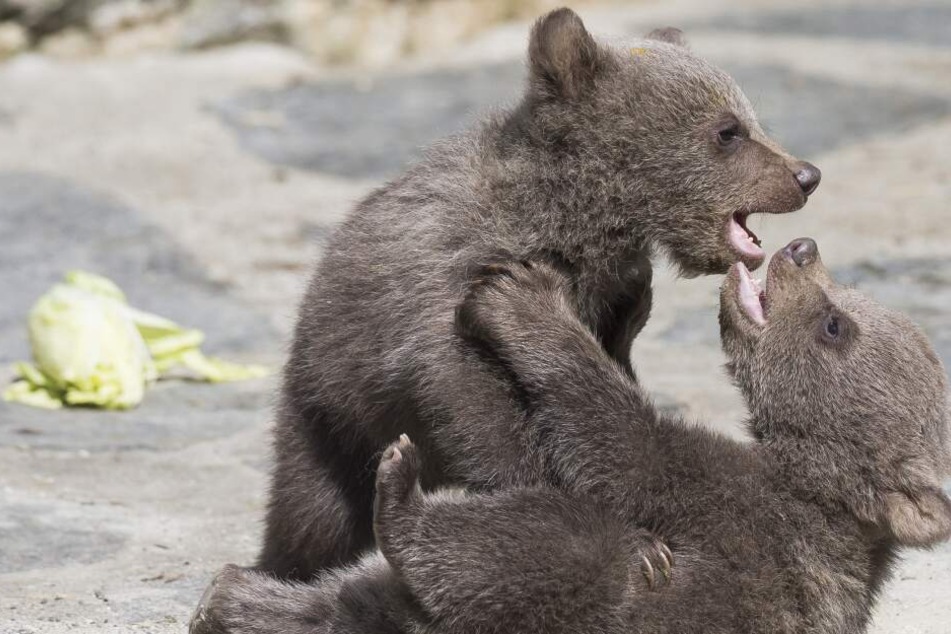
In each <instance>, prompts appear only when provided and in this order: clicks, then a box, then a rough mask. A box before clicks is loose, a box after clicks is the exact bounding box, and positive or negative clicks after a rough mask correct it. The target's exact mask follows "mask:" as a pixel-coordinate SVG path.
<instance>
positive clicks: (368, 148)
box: [0, 0, 951, 634]
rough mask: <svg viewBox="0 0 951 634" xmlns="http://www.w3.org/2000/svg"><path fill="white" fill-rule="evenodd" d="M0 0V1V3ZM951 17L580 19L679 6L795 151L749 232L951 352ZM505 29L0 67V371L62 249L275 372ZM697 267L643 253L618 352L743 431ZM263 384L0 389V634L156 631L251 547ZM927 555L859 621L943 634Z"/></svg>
mask: <svg viewBox="0 0 951 634" xmlns="http://www.w3.org/2000/svg"><path fill="white" fill-rule="evenodd" d="M2 1H3V0H0V4H2ZM947 16H948V8H947V6H946V5H942V4H936V3H934V2H917V1H912V2H906V3H903V4H901V5H898V4H887V5H879V4H875V3H864V4H848V5H845V4H838V3H833V4H831V5H830V4H827V3H820V2H817V1H813V0H802V1H799V2H796V3H792V2H786V1H784V2H782V3H779V6H777V3H771V4H769V5H768V6H767V4H766V3H762V2H757V3H752V4H750V5H747V6H746V7H745V8H744V10H742V11H741V10H740V9H739V8H738V7H737V6H736V4H735V3H731V2H727V1H726V0H712V1H710V2H700V0H681V1H680V2H675V3H665V4H663V5H660V4H647V3H645V4H638V3H635V4H631V5H624V6H619V5H612V6H605V7H603V8H599V7H593V8H590V9H589V10H587V11H585V12H584V17H585V18H586V20H587V22H588V24H589V26H590V27H591V28H592V30H594V31H595V32H597V33H602V34H604V35H606V36H608V37H612V38H624V37H625V36H630V35H632V34H640V33H644V32H646V31H647V30H649V29H650V28H653V27H655V26H661V25H666V24H677V25H681V26H684V27H685V28H686V29H687V33H688V37H689V39H690V41H691V43H692V46H693V47H694V48H695V49H697V50H698V51H700V52H701V53H703V54H706V55H708V56H709V57H711V58H712V59H714V60H715V61H717V62H718V63H720V64H722V65H723V66H725V67H726V68H728V69H730V70H731V71H732V72H733V73H735V74H736V76H737V77H738V79H739V81H740V83H741V84H742V85H743V86H744V88H745V89H746V90H747V92H748V94H749V95H750V96H751V97H752V98H753V100H754V102H755V103H756V104H757V106H758V108H759V110H760V112H761V115H762V119H763V120H764V121H765V122H766V123H767V125H768V126H769V127H770V128H771V129H772V130H773V131H774V133H775V134H776V135H777V136H778V137H779V138H781V139H782V140H783V141H784V142H785V143H786V144H787V145H788V146H789V147H790V148H791V149H793V150H794V151H796V152H798V153H799V154H801V155H803V156H804V157H805V158H808V159H810V160H812V161H814V162H815V163H816V164H818V165H819V166H820V167H821V168H822V170H823V174H824V177H823V184H822V187H821V188H820V190H819V192H818V193H817V194H816V195H815V196H814V198H813V200H812V202H810V204H809V206H808V207H807V208H806V209H805V210H803V211H802V212H800V213H797V214H792V215H789V216H782V217H769V218H762V219H755V220H754V224H753V229H754V230H755V231H756V232H757V233H758V234H759V235H760V236H761V237H763V238H764V240H765V242H766V246H767V247H768V248H771V249H775V248H779V247H780V246H782V245H783V244H785V242H787V241H788V240H790V239H792V238H795V237H798V236H801V235H810V236H813V237H814V238H816V240H817V241H818V243H819V245H820V249H821V251H822V254H823V258H824V259H825V260H826V262H827V263H829V264H830V266H832V267H833V268H834V269H835V270H836V271H837V272H838V273H839V275H840V276H841V277H842V278H843V279H847V280H849V281H850V282H852V283H855V284H856V285H857V286H859V287H860V288H863V289H865V290H867V291H868V292H870V293H871V294H873V295H875V296H876V297H878V298H879V299H880V300H881V301H884V302H886V303H888V304H890V305H893V306H895V307H897V308H900V309H902V310H906V311H908V312H909V313H911V314H912V315H913V316H914V318H915V319H916V320H917V321H918V322H919V323H921V324H922V325H923V326H924V328H925V329H926V330H927V331H928V333H929V335H930V336H931V337H932V339H933V340H934V342H935V345H936V347H937V348H938V350H939V351H940V354H941V355H942V357H943V358H944V360H945V362H946V363H948V362H951V251H949V248H948V244H951V223H949V222H948V200H951V34H949V33H948V32H947V29H943V28H942V27H943V23H946V22H947V19H946V18H947ZM527 26H528V25H527V23H519V24H512V25H503V26H500V27H498V28H496V29H493V30H491V31H489V32H486V33H485V34H483V35H482V36H480V37H479V38H477V39H475V40H474V41H471V42H469V43H467V44H464V45H460V46H458V47H457V48H456V49H453V51H451V52H450V53H449V54H446V55H444V56H441V58H440V59H438V60H427V59H421V60H412V61H409V62H407V63H405V64H403V65H402V66H400V67H399V68H394V69H392V70H390V71H388V72H385V73H382V72H377V73H373V74H368V73H367V72H365V71H361V70H358V69H345V70H340V71H334V72H333V73H329V72H328V71H326V70H324V69H320V68H318V67H315V66H313V65H312V64H311V63H310V62H309V61H308V60H306V59H303V58H302V57H301V56H300V55H299V54H298V53H294V52H293V51H290V50H287V49H282V48H278V47H272V46H260V45H241V46H236V47H232V48H227V49H223V50H220V51H215V52H209V53H201V54H195V53H192V54H181V55H171V54H154V55H151V56H142V57H137V58H131V59H126V60H121V61H120V60H98V61H97V60H89V61H84V62H81V63H65V62H59V61H55V60H50V59H46V58H43V57H40V56H34V55H25V56H20V57H18V58H15V59H14V60H13V61H10V62H7V63H6V64H2V65H0V296H2V297H3V298H4V300H3V301H2V302H0V381H2V382H5V381H7V380H8V379H9V378H10V376H11V373H10V371H9V369H8V366H9V363H10V362H12V361H14V360H17V359H22V358H24V357H25V355H27V354H28V347H27V344H26V337H25V317H26V312H27V311H28V310H29V307H30V305H31V304H32V302H33V301H34V300H35V299H36V297H38V296H39V294H41V293H42V292H43V291H44V290H45V289H46V288H48V287H49V285H50V284H52V283H53V282H54V281H56V280H57V279H59V277H60V276H61V275H62V273H63V272H65V271H66V270H68V269H71V268H87V269H90V270H93V271H96V272H99V273H103V274H105V275H108V276H110V277H112V278H113V279H115V280H116V281H117V282H119V283H120V285H122V286H123V288H124V289H125V290H126V291H127V293H128V294H129V296H130V299H131V300H132V302H133V303H134V304H135V305H137V306H141V307H142V308H145V309H147V310H151V311H154V312H157V313H159V314H162V315H167V316H169V317H171V318H174V319H176V320H178V321H180V322H181V323H183V324H187V325H191V326H195V327H198V328H201V329H203V330H205V331H206V332H207V333H208V344H207V346H206V348H207V350H208V351H209V352H210V353H212V354H222V355H226V356H228V357H229V358H237V359H239V360H247V361H256V362H261V363H267V364H270V365H271V366H273V367H278V366H279V365H280V363H281V360H282V358H283V351H284V347H285V346H286V342H287V339H288V336H289V331H290V325H291V323H292V319H293V316H294V312H295V307H296V304H297V301H298V299H299V296H300V291H301V288H302V286H303V284H304V283H305V281H306V277H307V273H308V270H309V268H310V266H311V263H312V262H313V260H314V259H315V258H316V257H317V256H319V252H320V248H321V244H322V243H323V241H324V240H325V239H326V236H327V235H328V234H329V232H330V231H331V230H332V228H333V226H334V225H335V224H336V223H337V222H339V221H340V218H341V217H342V216H343V214H344V213H345V212H346V210H347V209H348V208H349V206H350V204H352V201H354V200H356V199H358V198H359V197H360V196H362V195H363V194H365V193H366V192H367V191H368V190H369V189H370V188H371V187H373V186H375V185H377V184H379V182H380V181H381V179H383V178H386V177H388V176H390V175H392V174H394V173H397V172H398V171H399V169H400V168H401V166H403V165H404V164H405V163H406V162H407V161H411V160H413V158H414V157H416V156H418V155H419V151H420V148H421V147H422V146H424V145H426V144H427V143H429V142H430V141H431V140H433V139H435V138H438V137H439V136H441V135H443V134H446V133H451V132H452V131H454V130H458V129H461V128H462V127H464V126H465V125H466V124H467V122H469V121H471V120H472V119H473V117H475V116H476V115H477V112H479V111H481V110H483V109H484V108H486V107H489V106H492V105H494V104H496V103H498V102H499V101H500V100H502V101H504V100H508V99H511V98H513V96H514V95H517V94H518V91H519V90H520V84H521V82H522V80H523V74H522V73H523V71H522V64H521V56H522V49H523V47H524V43H525V36H526V30H527ZM717 285H718V280H716V279H712V278H711V279H699V280H675V279H674V277H673V275H672V274H671V273H670V272H669V271H666V270H664V269H663V268H661V270H660V271H659V272H658V279H657V283H656V291H655V295H656V302H657V304H656V309H655V312H654V316H653V317H652V320H651V322H650V323H649V324H648V327H647V328H646V329H645V331H644V332H643V333H642V336H641V337H640V338H639V340H638V341H637V343H636V345H635V351H634V355H635V362H636V364H637V366H638V369H639V374H640V375H641V376H642V377H643V379H644V380H645V382H646V383H647V385H648V387H649V388H650V389H651V390H652V391H653V392H655V393H656V394H657V395H658V398H659V400H660V402H661V403H663V404H664V406H665V407H668V408H670V409H680V410H682V411H684V412H685V413H686V414H687V415H688V416H690V417H692V418H696V419H698V420H703V421H707V422H708V424H710V425H711V426H713V427H715V428H717V429H720V430H721V431H723V432H725V433H728V434H732V435H737V436H740V435H742V434H743V429H742V420H743V416H744V411H743V406H742V403H741V402H740V400H739V398H738V397H737V395H736V393H735V391H734V390H733V389H732V388H731V387H730V386H729V383H728V381H727V379H726V377H725V375H724V373H723V372H722V370H721V365H722V363H723V358H722V355H721V353H720V351H719V349H718V345H717V329H716V320H715V315H716V298H717ZM275 383H276V380H275V378H274V377H272V378H271V379H265V380H258V381H250V382H247V383H238V384H231V385H224V386H208V385H203V384H196V383H188V382H181V381H163V382H160V383H159V384H158V385H157V386H156V387H155V388H154V389H153V390H151V391H150V392H149V393H148V394H147V396H146V399H145V402H144V403H143V405H142V406H141V407H140V408H139V409H137V410H135V411H132V412H122V413H109V412H97V411H91V410H76V411H67V412H63V411H60V412H45V411H41V410H33V409H29V408H25V407H22V406H15V405H10V404H5V403H0V632H4V633H6V632H17V633H24V634H27V633H29V634H32V633H35V632H51V633H58V632H107V631H117V632H128V631H143V632H160V633H166V632H169V633H170V632H181V631H183V630H184V624H185V623H186V621H187V619H188V616H189V613H190V611H191V609H192V608H193V606H194V605H195V603H196V602H197V600H198V597H199V596H200V595H201V592H202V589H203V588H204V586H205V584H206V583H207V581H208V580H209V578H210V576H211V575H212V574H213V572H214V571H215V570H216V569H218V568H219V567H220V566H221V565H222V564H224V563H226V562H229V561H233V562H237V563H249V562H250V561H251V560H252V559H253V557H254V554H255V550H256V547H257V542H258V539H259V534H260V528H261V525H260V520H261V518H262V516H263V505H264V503H265V499H266V496H265V486H266V471H267V469H268V465H269V459H270V452H269V435H268V432H269V419H270V408H271V404H272V402H273V396H274V390H275ZM949 590H951V546H947V545H946V546H943V547H941V548H938V549H936V550H935V551H932V552H920V553H919V552H914V553H909V554H908V556H907V557H906V559H905V561H904V562H903V563H902V565H901V566H900V568H899V571H898V574H897V576H896V579H895V580H894V582H893V583H892V584H891V585H890V586H889V587H888V589H887V591H886V593H885V595H884V597H883V599H882V601H881V605H880V607H879V610H878V613H877V615H876V619H875V623H874V626H873V628H872V631H873V632H874V633H875V634H881V633H884V632H889V633H892V634H894V633H899V634H901V633H903V634H947V632H948V631H949V628H948V623H951V602H949V601H948V599H947V597H948V595H949Z"/></svg>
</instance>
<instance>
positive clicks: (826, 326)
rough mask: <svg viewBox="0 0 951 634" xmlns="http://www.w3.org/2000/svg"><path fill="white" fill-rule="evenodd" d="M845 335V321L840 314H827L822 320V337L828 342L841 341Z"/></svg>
mask: <svg viewBox="0 0 951 634" xmlns="http://www.w3.org/2000/svg"><path fill="white" fill-rule="evenodd" d="M844 335H845V322H844V321H842V319H841V318H840V317H839V316H838V315H827V316H826V318H825V319H824V320H823V321H822V339H823V340H824V341H825V342H826V343H839V341H841V339H842V337H843V336H844Z"/></svg>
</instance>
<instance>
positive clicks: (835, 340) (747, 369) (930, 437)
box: [720, 238, 951, 546]
mask: <svg viewBox="0 0 951 634" xmlns="http://www.w3.org/2000/svg"><path fill="white" fill-rule="evenodd" d="M720 326H721V338H722V343H723V348H724V351H725V352H726V354H727V356H728V357H729V358H730V361H729V364H728V367H729V369H730V371H731V373H732V374H733V377H734V379H735V381H736V383H737V384H738V386H739V387H740V389H741V390H742V391H743V393H744V396H745V397H746V399H747V402H748V405H749V408H750V414H751V421H750V424H751V427H752V429H753V433H754V435H755V436H756V437H757V438H758V439H759V440H760V441H761V442H763V443H766V444H767V445H770V444H774V446H775V447H776V448H777V449H780V450H781V452H782V459H783V460H788V462H789V464H791V465H795V467H794V470H795V472H796V473H797V477H799V476H802V477H805V478H808V479H809V480H810V481H811V482H812V483H813V484H815V485H817V486H818V487H819V488H820V489H822V488H825V489H827V490H825V491H819V493H820V495H822V496H823V497H825V498H834V499H839V500H843V499H844V501H845V503H846V505H847V506H848V507H849V509H850V510H851V511H852V512H853V513H854V514H855V515H856V516H857V517H858V518H859V519H860V520H862V521H863V522H867V523H868V524H869V526H872V527H874V528H875V529H876V530H878V531H880V532H881V534H882V535H886V536H891V537H892V538H894V539H895V540H896V541H897V542H898V543H900V544H905V545H909V546H930V545H932V544H935V543H937V542H939V541H943V540H945V539H948V538H949V537H951V501H949V499H948V496H947V495H946V494H945V493H944V492H943V491H942V490H941V484H942V480H943V479H944V477H945V476H946V475H948V473H949V466H951V461H949V457H951V454H949V445H948V441H949V438H948V435H949V412H948V401H947V399H948V396H947V395H948V383H947V376H946V374H945V371H944V368H943V367H942V364H941V361H940V360H939V358H938V356H937V355H936V354H935V352H934V350H933V349H932V348H931V345H930V344H929V342H928V340H927V338H926V337H925V335H924V334H923V333H922V332H921V330H919V329H918V328H917V327H916V326H915V324H913V323H912V322H911V321H910V320H909V319H908V318H907V317H906V316H904V315H903V314H901V313H899V312H896V311H894V310H890V309H888V308H886V307H884V306H882V305H880V304H877V303H876V302H874V301H872V300H871V299H869V298H868V297H866V296H864V295H862V294H861V293H859V292H858V291H856V290H854V289H851V288H848V287H845V286H841V285H839V284H837V283H836V282H835V281H834V280H833V279H832V277H831V276H830V275H829V272H828V270H827V269H826V268H825V267H824V266H823V264H822V261H821V259H820V258H819V251H818V249H817V247H816V243H815V242H813V241H812V240H811V239H809V238H800V239H798V240H794V241H792V242H791V243H789V244H788V245H787V246H786V247H785V248H783V249H781V250H780V251H779V252H778V253H776V255H774V256H773V258H772V259H771V260H770V263H769V268H768V270H767V277H766V284H765V288H762V287H761V286H760V284H759V282H757V281H756V280H755V279H754V278H753V276H752V275H751V274H750V272H749V270H748V269H747V268H746V267H745V266H744V265H743V264H737V265H735V266H734V267H733V268H732V269H731V271H730V274H729V275H728V276H727V278H726V281H725V282H724V285H723V288H722V290H721V297H720Z"/></svg>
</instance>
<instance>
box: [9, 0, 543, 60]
mask: <svg viewBox="0 0 951 634" xmlns="http://www.w3.org/2000/svg"><path fill="white" fill-rule="evenodd" d="M556 4H557V3H556V2H552V1H550V0H0V59H2V58H3V57H9V56H11V55H14V54H16V53H19V52H22V51H25V50H29V49H35V50H40V51H43V52H45V53H49V54H51V55H55V56H61V57H81V56H90V55H110V56H116V55H130V54H134V53H139V52H142V51H147V50H175V49H180V50H195V49H207V48H211V47H216V46H223V45H227V44H233V43H235V42H240V41H249V40H253V41H265V42H274V43H280V44H287V45H290V46H294V47H297V48H299V49H301V50H302V51H305V52H306V53H308V54H309V55H311V56H313V57H314V58H315V59H316V60H317V61H320V62H325V63H331V64H340V63H362V64H370V65H374V64H377V65H378V64H385V63H387V62H392V61H394V60H396V59H399V58H400V57H403V56H406V55H408V54H426V53H436V52H438V51H440V50H444V49H446V48H447V47H449V46H451V45H452V44H454V43H456V42H458V41H460V40H462V39H464V38H466V37H469V36H471V35H473V34H474V33H476V32H478V31H479V30H481V29H483V28H485V27H486V26H488V25H491V24H494V23H497V22H501V21H505V20H512V19H516V18H520V17H526V16H531V15H536V14H538V13H540V12H542V11H543V10H545V9H548V8H552V7H554V6H555V5H556Z"/></svg>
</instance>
